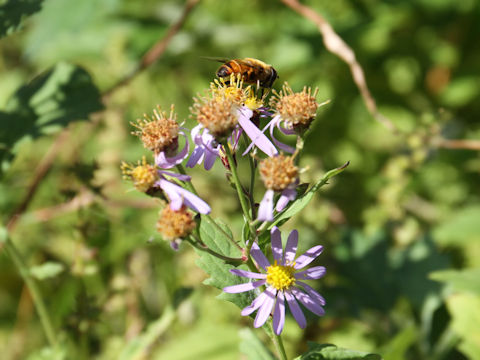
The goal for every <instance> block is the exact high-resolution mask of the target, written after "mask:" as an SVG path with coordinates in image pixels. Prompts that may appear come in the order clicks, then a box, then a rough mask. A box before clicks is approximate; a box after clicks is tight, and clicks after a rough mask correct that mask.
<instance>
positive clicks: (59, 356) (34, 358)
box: [27, 345, 67, 360]
mask: <svg viewBox="0 0 480 360" xmlns="http://www.w3.org/2000/svg"><path fill="white" fill-rule="evenodd" d="M64 359H67V351H66V349H65V348H64V347H63V345H56V346H55V347H45V348H42V349H40V350H37V351H35V352H33V353H32V354H30V355H29V356H28V358H27V360H64Z"/></svg>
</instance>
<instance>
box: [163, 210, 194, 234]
mask: <svg viewBox="0 0 480 360" xmlns="http://www.w3.org/2000/svg"><path fill="white" fill-rule="evenodd" d="M196 226H197V224H196V222H195V220H194V219H193V216H192V213H191V212H190V211H188V209H187V207H186V206H185V205H184V206H182V207H181V208H180V209H179V210H177V211H175V210H172V209H171V207H170V206H165V208H164V209H163V210H162V211H160V218H159V219H158V221H157V231H158V232H159V233H160V234H161V235H162V237H163V239H165V240H167V241H174V240H176V239H183V238H185V237H187V236H188V235H190V234H191V232H192V231H193V229H195V227H196Z"/></svg>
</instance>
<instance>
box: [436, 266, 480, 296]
mask: <svg viewBox="0 0 480 360" xmlns="http://www.w3.org/2000/svg"><path fill="white" fill-rule="evenodd" d="M430 279H432V280H437V281H441V282H446V283H448V284H449V285H451V286H452V287H453V289H454V290H455V291H467V292H471V293H473V294H477V295H480V268H475V269H465V270H442V271H435V272H433V273H431V274H430Z"/></svg>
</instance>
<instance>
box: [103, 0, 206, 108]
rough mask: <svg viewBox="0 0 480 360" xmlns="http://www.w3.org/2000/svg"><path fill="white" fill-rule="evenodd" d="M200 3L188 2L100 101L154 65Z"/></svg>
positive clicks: (196, 1) (195, 1)
mask: <svg viewBox="0 0 480 360" xmlns="http://www.w3.org/2000/svg"><path fill="white" fill-rule="evenodd" d="M199 2H200V0H188V1H187V2H186V4H185V7H184V9H183V12H182V15H181V16H180V18H179V19H178V20H177V21H176V22H175V23H173V24H172V25H171V26H170V28H169V29H168V31H167V34H166V35H165V36H164V37H163V38H162V39H160V40H159V41H157V42H156V43H155V44H154V45H153V46H152V47H151V48H150V50H148V51H147V52H146V53H145V55H144V56H143V57H142V59H141V60H140V62H139V64H138V66H137V67H136V68H135V70H133V71H132V72H131V73H130V74H129V75H127V76H125V77H124V78H123V79H122V80H120V81H119V82H117V83H116V84H115V85H113V86H112V87H111V88H110V89H108V90H106V91H105V92H104V93H103V96H102V99H103V100H104V101H105V100H108V98H109V97H110V95H111V94H112V93H113V92H114V91H115V90H117V89H118V88H120V87H122V86H123V85H125V84H127V83H129V82H130V81H131V80H132V79H133V78H134V77H136V76H137V75H138V74H139V73H140V72H142V71H143V70H144V69H146V68H147V67H149V66H150V65H152V64H153V63H155V62H156V61H157V60H158V59H159V58H160V57H161V56H162V55H163V53H164V52H165V50H166V49H167V46H168V44H170V42H171V41H172V38H173V37H174V36H175V34H177V33H178V32H179V31H180V29H181V28H182V26H183V24H184V23H185V20H186V19H187V17H188V15H189V14H190V12H191V11H192V10H193V8H194V7H195V6H196V5H197V4H198V3H199Z"/></svg>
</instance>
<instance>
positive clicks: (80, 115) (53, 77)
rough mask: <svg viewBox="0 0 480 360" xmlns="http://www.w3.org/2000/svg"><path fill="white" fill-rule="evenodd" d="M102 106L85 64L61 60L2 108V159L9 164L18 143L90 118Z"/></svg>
mask: <svg viewBox="0 0 480 360" xmlns="http://www.w3.org/2000/svg"><path fill="white" fill-rule="evenodd" d="M101 108H102V104H101V100H100V93H99V91H98V89H97V88H96V86H95V85H94V84H93V82H92V79H91V77H90V75H89V74H88V73H87V72H86V71H85V70H83V69H82V68H80V67H78V66H75V65H71V64H66V63H60V64H57V65H56V66H55V67H54V68H53V69H51V70H49V71H47V72H46V73H44V74H42V75H40V76H38V77H37V78H35V79H34V80H33V81H32V82H30V83H29V84H28V85H25V86H22V87H21V88H20V89H19V90H17V92H16V93H15V94H14V96H13V97H12V98H11V99H10V100H9V101H8V103H7V106H6V111H5V112H0V161H1V162H2V169H3V170H5V169H6V167H8V164H9V162H10V160H11V159H12V158H13V156H14V154H15V152H16V149H15V147H16V146H17V144H18V143H19V142H20V141H21V140H23V139H26V138H31V139H35V138H37V137H40V136H42V135H45V134H51V133H53V132H55V131H58V130H59V129H61V128H64V127H66V126H67V125H68V124H69V123H70V122H72V121H75V120H80V119H86V118H87V117H88V115H89V114H90V113H92V112H94V111H98V110H100V109H101Z"/></svg>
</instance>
